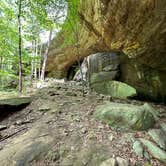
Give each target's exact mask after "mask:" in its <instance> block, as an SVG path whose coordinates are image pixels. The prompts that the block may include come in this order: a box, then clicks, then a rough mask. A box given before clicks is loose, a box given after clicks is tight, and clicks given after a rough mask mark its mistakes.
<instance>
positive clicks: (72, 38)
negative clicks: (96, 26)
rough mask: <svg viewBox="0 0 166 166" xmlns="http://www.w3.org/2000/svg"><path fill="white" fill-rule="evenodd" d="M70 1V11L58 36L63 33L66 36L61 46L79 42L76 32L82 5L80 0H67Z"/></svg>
mask: <svg viewBox="0 0 166 166" xmlns="http://www.w3.org/2000/svg"><path fill="white" fill-rule="evenodd" d="M66 1H67V3H68V13H67V18H66V21H65V23H64V24H63V26H62V31H61V33H60V34H59V36H58V37H57V38H60V36H61V35H63V36H64V38H63V43H62V44H61V47H62V48H63V47H66V46H70V45H73V44H74V45H75V44H77V42H78V41H77V39H76V33H77V32H78V27H79V15H78V9H79V6H80V0H66Z"/></svg>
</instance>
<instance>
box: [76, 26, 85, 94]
mask: <svg viewBox="0 0 166 166" xmlns="http://www.w3.org/2000/svg"><path fill="white" fill-rule="evenodd" d="M75 26H76V31H75V38H76V50H77V54H76V56H77V63H78V66H79V70H80V74H81V81H82V95H83V96H85V87H84V84H85V83H84V77H83V72H82V68H81V63H80V51H79V34H78V24H77V23H76V25H75Z"/></svg>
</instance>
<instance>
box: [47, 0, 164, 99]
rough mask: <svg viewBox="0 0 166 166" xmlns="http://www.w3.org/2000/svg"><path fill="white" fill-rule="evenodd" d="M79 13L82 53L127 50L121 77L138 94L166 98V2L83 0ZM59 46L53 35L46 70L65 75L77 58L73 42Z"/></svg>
mask: <svg viewBox="0 0 166 166" xmlns="http://www.w3.org/2000/svg"><path fill="white" fill-rule="evenodd" d="M79 17H80V28H79V52H80V55H79V56H80V58H83V57H86V56H88V55H90V54H92V53H96V52H102V51H121V52H123V53H124V54H125V55H127V58H126V61H125V62H124V63H123V65H122V67H121V68H122V76H121V80H122V81H123V82H127V83H129V84H130V85H133V86H134V87H135V88H137V89H138V91H139V92H140V94H143V95H149V96H150V97H152V98H158V99H159V98H160V99H161V98H162V99H164V98H165V96H166V90H165V86H166V74H165V73H166V1H163V0H141V1H140V0H125V1H124V0H118V1H117V0H81V3H80V7H79ZM58 45H59V43H58ZM57 47H58V46H56V45H55V40H53V42H52V45H51V47H50V53H49V59H48V67H47V71H48V72H49V73H51V75H52V76H55V77H63V76H65V75H66V72H67V70H68V69H69V67H70V66H71V65H72V64H73V63H74V62H76V60H77V58H78V57H77V56H76V49H75V47H74V46H73V45H69V46H66V47H65V48H58V49H57Z"/></svg>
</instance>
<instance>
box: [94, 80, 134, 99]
mask: <svg viewBox="0 0 166 166" xmlns="http://www.w3.org/2000/svg"><path fill="white" fill-rule="evenodd" d="M92 88H94V89H95V91H96V92H98V93H101V94H106V95H108V94H109V95H111V96H112V97H115V98H121V99H126V98H131V97H134V96H136V95H137V92H136V90H135V89H134V88H133V87H131V86H129V85H127V84H125V83H122V82H119V81H104V82H100V83H95V84H93V85H92Z"/></svg>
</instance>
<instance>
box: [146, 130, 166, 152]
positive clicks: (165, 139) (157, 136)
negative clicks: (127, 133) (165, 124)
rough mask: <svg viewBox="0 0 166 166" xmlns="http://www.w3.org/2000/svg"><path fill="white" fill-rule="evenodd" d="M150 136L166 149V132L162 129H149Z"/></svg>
mask: <svg viewBox="0 0 166 166" xmlns="http://www.w3.org/2000/svg"><path fill="white" fill-rule="evenodd" d="M148 134H149V136H150V137H151V138H152V139H153V140H154V141H155V142H156V143H157V144H158V145H159V146H160V147H161V148H163V149H165V150H166V134H165V133H164V132H163V131H162V130H160V129H152V130H149V131H148Z"/></svg>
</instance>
